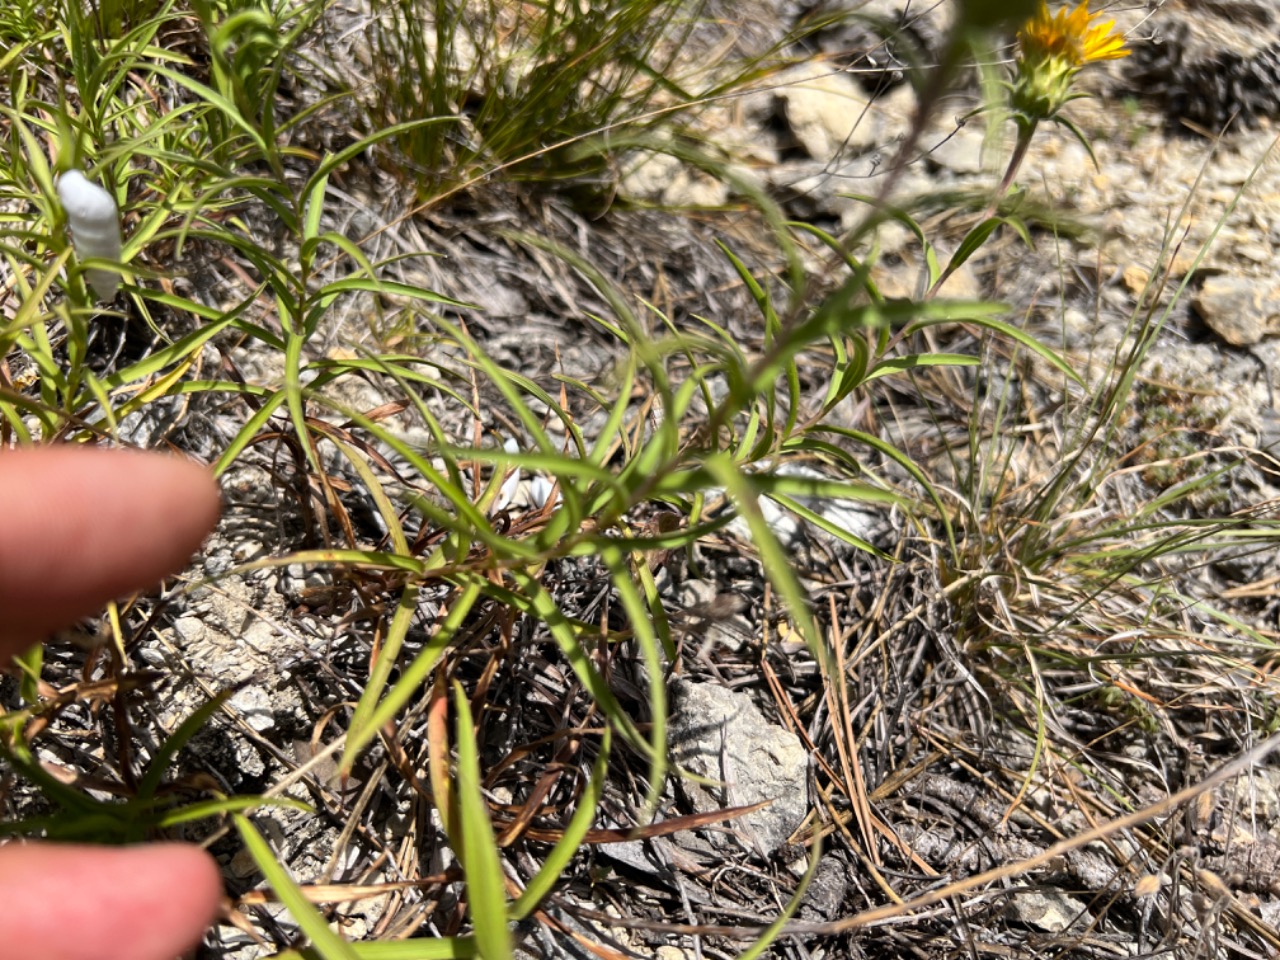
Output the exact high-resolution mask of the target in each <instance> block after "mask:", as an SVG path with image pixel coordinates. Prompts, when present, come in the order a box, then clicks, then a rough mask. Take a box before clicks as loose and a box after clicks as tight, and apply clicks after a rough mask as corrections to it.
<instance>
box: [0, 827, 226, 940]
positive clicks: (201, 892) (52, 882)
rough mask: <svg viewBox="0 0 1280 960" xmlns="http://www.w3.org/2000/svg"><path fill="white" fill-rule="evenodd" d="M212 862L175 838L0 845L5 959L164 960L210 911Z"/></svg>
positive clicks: (214, 888) (214, 902) (204, 923)
mask: <svg viewBox="0 0 1280 960" xmlns="http://www.w3.org/2000/svg"><path fill="white" fill-rule="evenodd" d="M221 893H222V890H221V881H220V879H219V876H218V870H217V865H216V864H215V863H214V862H213V860H212V858H211V857H210V856H209V855H208V854H206V853H205V852H204V851H202V850H200V849H198V848H195V847H191V846H187V845H183V844H157V845H153V846H144V847H120V848H107V847H75V846H59V845H56V844H15V845H10V846H8V847H5V848H2V849H0V904H3V905H4V907H3V909H2V910H0V943H3V944H4V945H5V950H4V957H5V960H172V958H173V957H175V956H177V955H178V954H180V953H182V952H183V951H185V950H188V949H190V948H191V947H193V946H195V945H196V944H197V943H198V942H199V940H200V937H201V935H202V934H203V933H204V931H205V930H206V929H207V928H208V926H209V924H210V923H212V921H213V920H214V918H215V916H216V915H217V910H218V904H219V901H220V898H221Z"/></svg>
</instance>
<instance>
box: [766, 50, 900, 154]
mask: <svg viewBox="0 0 1280 960" xmlns="http://www.w3.org/2000/svg"><path fill="white" fill-rule="evenodd" d="M777 98H778V102H779V106H780V112H781V114H782V117H783V119H784V120H785V121H786V123H787V126H788V127H789V128H790V130H791V135H792V136H793V137H795V139H796V143H798V144H799V145H800V147H801V148H802V149H803V150H804V151H805V153H807V154H808V155H809V156H811V157H812V158H813V159H815V160H834V159H835V158H836V157H838V156H840V155H842V154H844V155H852V154H856V153H859V152H861V151H862V150H866V149H869V148H870V147H872V146H874V145H875V143H876V139H877V130H876V126H877V124H876V122H875V120H876V118H875V112H874V111H873V110H872V109H871V107H870V103H869V101H868V98H867V95H866V94H865V93H864V92H863V91H862V89H861V88H860V87H859V86H858V85H857V84H856V83H855V82H854V81H853V79H852V78H851V77H849V76H847V75H846V74H843V73H840V72H838V71H834V70H832V68H831V66H830V64H826V63H821V62H817V61H814V62H812V63H806V64H803V65H801V66H798V67H796V68H794V69H793V70H792V71H790V72H789V73H787V74H786V75H785V76H784V77H783V78H782V81H781V85H780V86H779V88H778V90H777Z"/></svg>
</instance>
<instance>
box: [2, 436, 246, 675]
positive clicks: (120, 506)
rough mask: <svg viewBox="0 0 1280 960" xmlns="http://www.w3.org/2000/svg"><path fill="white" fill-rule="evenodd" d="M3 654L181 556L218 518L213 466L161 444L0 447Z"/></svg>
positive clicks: (141, 582) (171, 568)
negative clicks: (151, 447)
mask: <svg viewBox="0 0 1280 960" xmlns="http://www.w3.org/2000/svg"><path fill="white" fill-rule="evenodd" d="M0 503H3V504H5V505H6V515H5V523H4V525H3V527H2V528H0V609H4V610H5V613H6V618H5V621H4V623H2V624H0V647H2V648H3V649H0V656H2V655H3V653H4V652H5V651H6V650H8V651H12V650H13V649H16V648H19V647H21V646H24V645H27V644H30V643H33V642H35V641H38V640H40V639H41V638H42V637H43V636H44V635H46V634H47V633H49V632H51V631H52V630H56V629H59V628H61V627H64V626H66V625H68V624H69V623H72V622H74V621H75V620H76V619H78V618H80V617H83V616H87V615H88V614H90V613H92V612H94V611H95V610H97V609H100V608H101V606H102V604H103V603H105V602H106V601H108V600H111V599H114V598H116V597H120V596H123V595H125V594H128V593H131V592H133V591H135V590H139V589H143V588H145V587H148V586H150V585H152V584H154V583H155V582H157V581H158V580H159V579H160V578H161V577H163V576H165V575H166V574H170V573H174V572H176V571H177V570H179V569H181V568H182V567H183V565H185V564H186V562H187V561H188V559H189V558H190V556H191V554H192V553H193V552H194V551H195V550H196V549H197V548H198V547H199V546H200V542H201V540H203V539H204V537H205V536H206V535H207V534H208V532H209V531H210V530H211V529H212V528H213V525H214V524H215V523H216V522H217V517H218V512H219V506H220V503H219V495H218V488H217V484H216V482H215V481H214V478H213V474H212V472H211V471H210V470H209V469H207V468H206V467H203V466H201V465H200V464H197V463H193V462H192V461H190V460H185V459H182V458H180V457H175V456H169V455H166V454H155V453H140V452H135V451H120V450H97V449H93V448H84V447H75V446H61V447H43V448H37V449H32V450H13V451H5V452H3V453H0Z"/></svg>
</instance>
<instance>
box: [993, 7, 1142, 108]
mask: <svg viewBox="0 0 1280 960" xmlns="http://www.w3.org/2000/svg"><path fill="white" fill-rule="evenodd" d="M1100 16H1101V14H1090V13H1089V0H1084V2H1083V3H1079V4H1077V5H1076V6H1074V7H1071V8H1070V9H1068V8H1066V7H1063V8H1062V9H1061V10H1059V11H1058V12H1057V13H1055V14H1050V13H1049V7H1048V5H1047V4H1045V3H1044V0H1041V2H1040V9H1039V10H1038V11H1037V12H1036V14H1035V16H1033V17H1032V18H1031V19H1030V20H1028V21H1027V22H1026V23H1024V24H1023V25H1022V29H1021V30H1019V31H1018V56H1017V59H1016V76H1015V79H1014V82H1013V84H1012V86H1011V88H1010V90H1011V95H1010V106H1011V107H1012V108H1013V114H1014V118H1015V120H1019V122H1020V123H1022V124H1027V125H1029V129H1030V128H1034V126H1035V124H1036V123H1038V122H1039V121H1041V120H1057V119H1058V113H1059V111H1060V110H1061V109H1062V108H1063V107H1064V106H1066V104H1067V103H1068V102H1070V101H1071V100H1074V99H1076V98H1077V97H1080V96H1083V94H1080V93H1076V92H1074V90H1073V87H1074V85H1075V79H1076V74H1077V73H1079V72H1080V70H1081V69H1082V68H1083V67H1084V66H1085V65H1086V64H1090V63H1094V62H1095V61H1098V60H1117V59H1119V58H1120V57H1127V56H1128V55H1129V50H1128V48H1127V47H1126V46H1125V45H1124V37H1123V36H1122V35H1120V34H1118V33H1112V32H1111V30H1112V28H1113V27H1114V26H1115V21H1114V20H1104V21H1102V22H1101V23H1099V22H1098V19H1099V17H1100ZM1019 118H1020V119H1019Z"/></svg>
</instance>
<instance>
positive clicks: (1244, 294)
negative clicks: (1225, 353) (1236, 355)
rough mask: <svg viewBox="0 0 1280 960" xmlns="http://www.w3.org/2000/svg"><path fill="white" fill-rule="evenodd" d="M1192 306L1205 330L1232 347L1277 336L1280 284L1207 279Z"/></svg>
mask: <svg viewBox="0 0 1280 960" xmlns="http://www.w3.org/2000/svg"><path fill="white" fill-rule="evenodd" d="M1192 305H1193V306H1194V307H1195V309H1196V313H1198V314H1199V315H1200V317H1201V318H1202V319H1203V320H1204V322H1205V323H1206V324H1207V325H1208V327H1209V329H1210V330H1212V331H1213V332H1214V333H1216V334H1217V335H1218V336H1219V337H1221V338H1222V339H1223V340H1225V341H1226V342H1227V343H1229V344H1231V345H1232V346H1235V347H1243V346H1248V345H1250V344H1254V343H1258V342H1260V341H1261V340H1262V339H1263V338H1264V337H1266V336H1268V335H1269V334H1274V333H1280V284H1276V283H1274V282H1270V281H1265V280H1253V279H1248V278H1245V277H1231V276H1220V277H1210V278H1209V279H1208V280H1206V281H1205V283H1204V286H1203V287H1202V288H1201V289H1200V292H1199V293H1198V294H1197V295H1196V298H1195V300H1193V301H1192Z"/></svg>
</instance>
